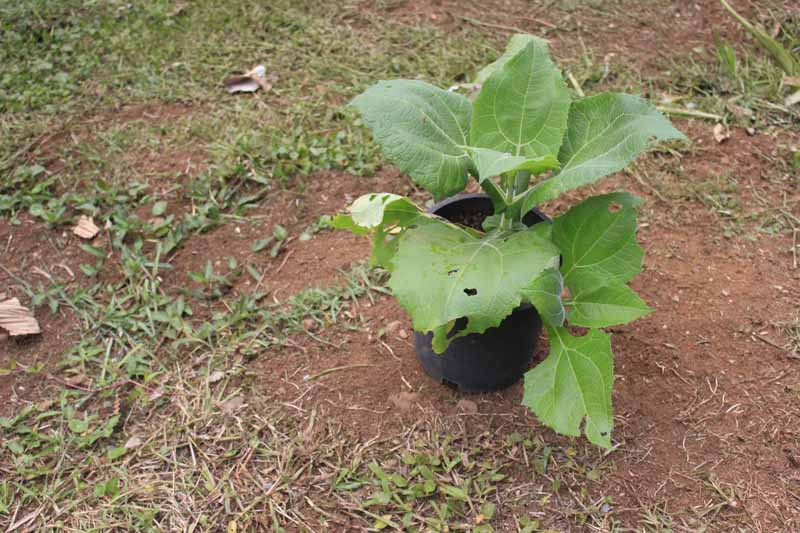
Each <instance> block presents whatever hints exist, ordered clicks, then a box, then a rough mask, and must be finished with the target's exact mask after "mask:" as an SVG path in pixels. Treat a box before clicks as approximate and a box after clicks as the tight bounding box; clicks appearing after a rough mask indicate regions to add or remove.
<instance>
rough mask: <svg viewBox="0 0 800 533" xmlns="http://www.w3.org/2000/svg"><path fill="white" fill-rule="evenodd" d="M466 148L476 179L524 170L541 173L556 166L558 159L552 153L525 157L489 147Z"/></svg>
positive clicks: (480, 179) (481, 179)
mask: <svg viewBox="0 0 800 533" xmlns="http://www.w3.org/2000/svg"><path fill="white" fill-rule="evenodd" d="M467 150H468V151H469V152H470V154H471V155H472V161H473V162H474V163H475V168H476V169H477V171H478V181H481V182H482V181H483V180H485V179H488V178H491V177H494V176H502V175H503V174H507V173H509V172H517V171H518V170H525V171H528V172H530V173H531V174H541V173H542V172H545V171H547V170H551V169H554V168H558V159H556V157H555V156H554V155H545V156H541V157H525V156H521V155H511V154H509V153H507V152H498V151H497V150H491V149H489V148H473V147H469V148H467Z"/></svg>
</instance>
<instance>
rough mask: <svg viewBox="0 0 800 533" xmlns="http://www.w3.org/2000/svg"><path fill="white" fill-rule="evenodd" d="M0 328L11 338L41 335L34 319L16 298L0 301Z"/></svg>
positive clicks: (37, 323)
mask: <svg viewBox="0 0 800 533" xmlns="http://www.w3.org/2000/svg"><path fill="white" fill-rule="evenodd" d="M0 328H2V329H4V330H6V331H8V334H9V335H11V336H12V337H16V336H18V335H36V334H38V333H41V330H40V329H39V322H38V321H37V320H36V317H34V316H33V313H32V312H31V311H30V310H29V309H28V308H27V307H24V306H23V305H21V304H20V303H19V300H18V299H17V298H11V299H10V300H5V301H0Z"/></svg>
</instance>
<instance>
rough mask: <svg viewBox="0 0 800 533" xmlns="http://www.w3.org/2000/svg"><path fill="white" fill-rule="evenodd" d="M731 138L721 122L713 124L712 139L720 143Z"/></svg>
mask: <svg viewBox="0 0 800 533" xmlns="http://www.w3.org/2000/svg"><path fill="white" fill-rule="evenodd" d="M730 138H731V132H730V131H728V130H727V128H725V126H723V125H722V124H717V125H716V126H714V140H715V141H717V142H718V143H720V144H722V143H723V142H725V141H727V140H728V139H730Z"/></svg>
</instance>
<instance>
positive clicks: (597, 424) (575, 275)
mask: <svg viewBox="0 0 800 533" xmlns="http://www.w3.org/2000/svg"><path fill="white" fill-rule="evenodd" d="M478 83H480V84H481V87H480V91H479V92H478V94H477V96H476V97H475V99H474V101H470V100H469V99H468V98H466V97H464V96H462V95H460V94H458V93H455V92H451V91H447V90H443V89H439V88H437V87H434V86H432V85H430V84H428V83H425V82H422V81H418V80H392V81H381V82H378V83H377V84H375V85H373V86H372V87H370V88H369V89H367V90H366V91H365V92H364V93H363V94H361V95H359V96H357V97H356V98H355V99H354V100H353V101H352V102H351V105H352V106H354V107H355V108H356V109H357V110H358V111H359V112H360V113H361V116H362V117H363V120H364V123H365V124H366V125H367V126H368V127H369V128H370V129H371V130H372V132H373V135H374V137H375V140H376V141H377V142H378V144H379V145H380V146H381V148H382V150H383V153H384V155H385V156H386V158H387V159H388V160H389V161H391V162H393V163H394V164H395V165H397V166H398V167H399V169H400V170H401V171H403V172H405V173H406V174H408V175H409V176H410V177H411V179H412V180H413V181H414V183H416V184H417V185H419V186H421V187H423V188H425V189H426V190H427V191H428V192H430V193H431V194H432V195H433V197H434V199H435V200H437V201H439V202H440V203H438V204H437V205H435V206H434V207H433V208H432V209H431V210H430V211H427V212H426V211H425V210H423V209H420V208H419V207H417V206H416V205H415V204H414V203H412V202H411V201H410V200H408V199H407V198H404V197H401V196H398V195H395V194H389V193H376V194H368V195H365V196H362V197H360V198H358V199H357V200H356V201H355V202H353V204H352V205H351V206H350V207H349V213H347V214H341V215H338V216H337V217H336V218H335V219H334V222H333V224H334V226H335V227H337V228H343V229H349V230H351V231H354V232H356V233H360V234H361V233H369V232H371V233H372V234H373V251H372V262H373V263H374V264H377V265H380V266H382V267H383V268H385V269H386V270H388V271H389V272H390V274H391V276H390V279H389V287H390V289H391V290H392V293H393V294H394V296H395V297H396V298H397V301H398V302H399V303H400V305H401V306H402V307H403V308H404V309H405V310H406V311H407V312H408V313H409V315H410V316H411V320H412V323H413V326H414V329H415V331H417V332H418V334H417V342H416V346H417V354H418V356H419V358H420V360H421V361H422V363H423V366H424V367H425V369H426V371H427V372H428V373H429V374H431V375H433V376H434V377H436V378H438V379H440V380H446V381H450V382H453V383H455V384H456V385H458V386H460V387H461V388H463V389H465V390H486V389H491V388H496V387H501V386H507V385H509V384H511V383H513V382H514V381H516V380H517V379H519V377H521V375H522V374H523V373H525V374H524V375H525V384H524V398H523V403H524V404H525V405H526V406H528V407H529V408H530V409H531V410H532V411H533V412H534V413H535V414H536V416H537V417H538V418H539V420H541V421H542V422H543V423H544V424H546V425H547V426H549V427H551V428H553V429H554V430H556V431H557V432H559V433H563V434H566V435H573V436H579V435H580V432H581V429H583V432H584V433H585V435H586V436H587V438H588V439H589V440H590V441H591V442H593V443H595V444H598V445H600V446H604V447H610V446H611V440H610V433H611V429H612V426H613V416H612V410H611V386H612V382H613V379H614V373H613V356H612V353H611V342H610V335H609V334H607V333H605V332H603V331H602V329H601V328H605V327H609V326H614V325H617V324H624V323H627V322H630V321H632V320H634V319H637V318H639V317H641V316H643V315H645V314H647V313H649V312H650V309H649V308H648V307H647V305H645V303H644V302H643V301H642V300H641V299H640V298H639V297H638V296H637V295H636V293H635V292H634V291H633V290H632V289H630V288H629V287H628V286H627V282H629V281H630V280H631V279H632V278H633V277H634V276H636V274H638V273H639V272H640V271H641V269H642V256H643V252H642V249H641V247H640V246H639V245H638V244H637V242H636V235H635V234H636V206H637V204H638V202H639V200H638V199H636V198H635V197H633V196H631V195H630V194H628V193H625V192H618V193H613V194H605V195H602V196H593V197H590V198H589V199H587V200H585V201H583V202H581V203H580V204H578V205H576V206H574V207H572V208H571V209H569V210H568V211H567V212H566V213H564V214H562V215H560V216H558V217H555V218H554V219H553V220H552V221H549V220H548V219H547V218H546V217H545V216H544V215H543V214H541V213H540V212H539V211H537V210H536V207H537V206H538V205H540V204H542V203H543V202H546V201H548V200H553V199H555V198H558V197H559V196H560V195H561V194H562V193H564V192H566V191H569V190H571V189H575V188H577V187H581V186H583V185H588V184H590V183H593V182H595V181H597V180H598V179H600V178H602V177H603V176H606V175H608V174H611V173H613V172H616V171H619V170H621V169H623V168H624V167H625V166H626V165H627V164H629V163H630V162H631V161H632V160H633V159H634V158H635V157H637V156H638V155H639V154H640V153H642V152H643V151H644V150H646V149H647V148H648V147H649V146H650V145H651V144H652V143H653V142H654V141H660V140H666V139H685V137H684V136H683V134H681V133H680V132H679V131H678V130H676V129H675V128H673V127H672V125H671V124H670V123H669V121H668V120H667V119H666V118H665V117H664V116H662V115H661V114H660V113H659V112H658V111H657V110H656V109H655V108H653V107H652V106H651V105H650V104H648V103H647V102H646V101H645V100H643V99H641V98H639V97H636V96H632V95H628V94H619V93H603V94H598V95H595V96H589V97H584V98H580V99H576V100H573V99H572V98H571V97H570V93H569V91H568V90H567V87H566V84H565V83H564V79H563V77H562V75H561V72H560V71H559V69H558V68H557V67H556V66H555V65H554V64H553V62H552V60H551V59H550V56H549V52H548V49H547V44H546V42H545V41H543V40H541V39H538V38H536V37H533V36H530V35H515V36H514V37H512V39H511V41H510V42H509V45H508V47H507V49H506V51H505V53H504V54H503V55H502V56H501V57H500V58H499V59H498V60H497V61H495V62H494V63H492V64H490V65H488V66H487V67H485V68H484V69H483V70H482V71H481V72H480V73H479V75H478ZM469 176H473V177H474V178H475V179H476V180H477V182H478V183H479V185H480V187H481V189H482V190H483V191H484V194H477V195H475V194H472V195H466V196H463V195H462V196H457V195H459V193H461V192H462V191H463V190H464V189H465V187H466V185H467V180H468V178H469ZM442 200H444V201H442ZM565 287H566V289H567V290H564V288H565ZM567 294H568V296H566V295H567ZM565 322H566V323H569V325H571V326H580V327H582V328H588V331H586V332H585V333H583V334H575V335H574V334H573V333H572V332H571V331H570V329H568V328H567V326H566V324H565ZM542 323H544V326H545V328H546V330H547V333H548V337H549V341H550V353H549V355H548V356H547V358H546V359H545V360H544V361H542V362H541V363H539V364H538V365H536V366H535V367H534V368H533V369H531V370H528V371H527V372H525V371H526V370H527V368H528V367H529V366H530V361H531V358H532V355H533V351H534V346H535V343H536V339H537V337H538V335H539V330H540V328H541V325H542ZM434 353H435V354H441V355H434ZM434 358H439V359H438V360H437V359H434Z"/></svg>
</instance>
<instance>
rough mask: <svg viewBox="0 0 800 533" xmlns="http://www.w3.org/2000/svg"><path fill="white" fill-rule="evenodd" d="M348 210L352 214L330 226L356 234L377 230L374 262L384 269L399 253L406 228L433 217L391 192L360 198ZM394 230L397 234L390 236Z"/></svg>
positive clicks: (373, 253)
mask: <svg viewBox="0 0 800 533" xmlns="http://www.w3.org/2000/svg"><path fill="white" fill-rule="evenodd" d="M349 211H350V214H349V215H344V214H339V215H336V216H335V217H334V219H333V221H332V224H331V225H332V226H333V227H334V228H336V229H348V230H350V231H352V232H353V233H356V234H364V233H367V232H369V231H374V232H375V236H374V238H373V241H372V257H371V263H372V264H373V265H380V266H382V267H387V266H388V265H389V264H390V262H391V260H392V257H394V253H395V252H396V251H397V243H398V237H399V236H400V234H402V232H403V231H405V229H406V228H408V227H409V226H411V225H412V224H413V225H421V224H425V223H427V222H429V221H431V220H432V217H431V216H430V215H428V214H427V213H424V212H422V211H421V210H420V209H419V208H418V207H417V206H416V205H414V204H413V203H412V202H411V201H410V200H408V199H407V198H404V197H402V196H398V195H397V194H391V193H375V194H365V195H363V196H360V197H359V198H357V199H356V201H355V202H353V203H352V205H351V206H350V209H349ZM393 230H398V232H397V233H390V232H391V231H393Z"/></svg>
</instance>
